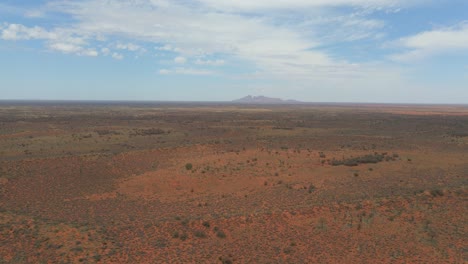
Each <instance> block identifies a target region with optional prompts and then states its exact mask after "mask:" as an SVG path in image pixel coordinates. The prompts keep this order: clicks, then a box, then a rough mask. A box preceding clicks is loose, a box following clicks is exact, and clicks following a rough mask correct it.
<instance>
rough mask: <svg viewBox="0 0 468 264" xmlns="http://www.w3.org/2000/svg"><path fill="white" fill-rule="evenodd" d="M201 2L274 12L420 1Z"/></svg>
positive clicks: (234, 0)
mask: <svg viewBox="0 0 468 264" xmlns="http://www.w3.org/2000/svg"><path fill="white" fill-rule="evenodd" d="M198 1H199V2H201V3H203V4H205V5H207V6H210V7H212V8H215V9H218V10H242V11H255V10H272V9H286V10H291V9H299V10H301V9H308V8H318V7H337V6H348V7H363V8H384V7H387V8H388V7H398V6H400V5H401V4H404V3H408V2H420V1H414V0H413V1H403V0H372V1H370V0H288V1H271V0H224V1H219V0H198Z"/></svg>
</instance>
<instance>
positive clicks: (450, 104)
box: [0, 99, 468, 106]
mask: <svg viewBox="0 0 468 264" xmlns="http://www.w3.org/2000/svg"><path fill="white" fill-rule="evenodd" d="M235 100H237V99H234V100H223V101H221V100H220V101H215V100H209V101H200V100H192V101H190V100H132V99H126V100H119V99H0V102H2V103H4V102H44V103H48V102H49V103H53V102H64V103H65V102H67V103H80V102H84V103H93V102H94V103H210V104H211V103H225V104H235V105H310V104H334V105H336V104H342V105H346V104H348V105H420V106H425V105H427V106H431V105H434V106H468V103H432V102H431V103H425V102H371V101H361V102H345V101H335V102H334V101H315V102H313V101H294V102H288V101H287V100H294V99H286V100H284V101H283V102H265V103H263V102H236V101H235Z"/></svg>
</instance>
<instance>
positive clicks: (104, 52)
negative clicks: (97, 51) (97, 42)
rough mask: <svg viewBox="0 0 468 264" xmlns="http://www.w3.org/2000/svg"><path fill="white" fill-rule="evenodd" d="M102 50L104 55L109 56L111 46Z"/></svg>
mask: <svg viewBox="0 0 468 264" xmlns="http://www.w3.org/2000/svg"><path fill="white" fill-rule="evenodd" d="M101 52H102V54H103V55H104V56H107V55H109V54H110V53H111V50H110V49H109V48H102V49H101Z"/></svg>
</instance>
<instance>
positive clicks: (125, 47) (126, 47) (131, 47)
mask: <svg viewBox="0 0 468 264" xmlns="http://www.w3.org/2000/svg"><path fill="white" fill-rule="evenodd" d="M116 49H119V50H128V51H140V52H145V51H146V50H145V49H144V48H143V47H141V46H139V45H136V44H133V43H127V44H122V43H119V44H117V45H116Z"/></svg>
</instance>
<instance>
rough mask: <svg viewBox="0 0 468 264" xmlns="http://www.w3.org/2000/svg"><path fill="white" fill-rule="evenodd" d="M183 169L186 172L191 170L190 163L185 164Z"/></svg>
mask: <svg viewBox="0 0 468 264" xmlns="http://www.w3.org/2000/svg"><path fill="white" fill-rule="evenodd" d="M185 168H186V169H187V170H191V169H192V168H193V165H192V163H187V164H185Z"/></svg>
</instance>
